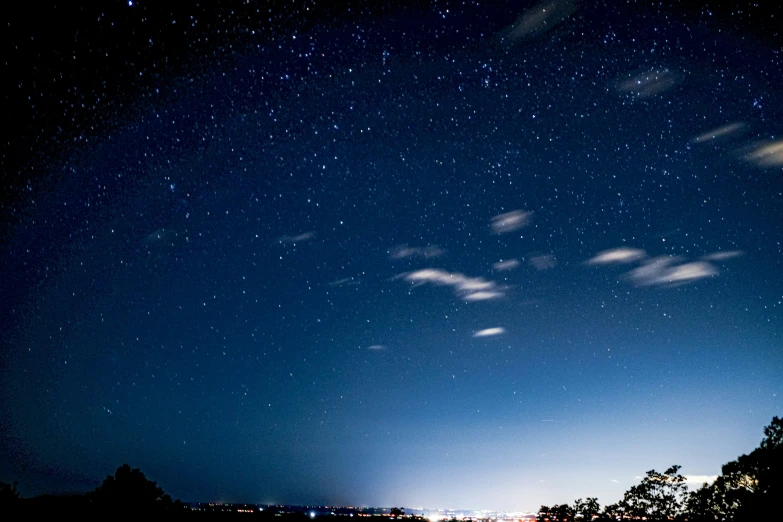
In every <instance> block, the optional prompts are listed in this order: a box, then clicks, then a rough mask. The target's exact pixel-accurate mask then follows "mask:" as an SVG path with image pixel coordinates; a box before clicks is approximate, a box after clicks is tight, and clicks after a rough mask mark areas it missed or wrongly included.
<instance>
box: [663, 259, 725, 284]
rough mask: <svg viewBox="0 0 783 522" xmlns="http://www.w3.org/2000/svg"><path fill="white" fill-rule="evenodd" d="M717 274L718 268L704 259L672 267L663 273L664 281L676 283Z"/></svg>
mask: <svg viewBox="0 0 783 522" xmlns="http://www.w3.org/2000/svg"><path fill="white" fill-rule="evenodd" d="M717 274H718V269H717V268H715V266H714V265H711V264H710V263H707V262H704V261H694V262H693V263H685V264H684V265H679V266H675V267H672V268H671V269H670V270H668V271H667V272H666V274H665V276H664V277H665V282H666V283H677V282H681V281H692V280H694V279H702V278H705V277H710V276H714V275H717Z"/></svg>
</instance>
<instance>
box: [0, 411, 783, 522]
mask: <svg viewBox="0 0 783 522" xmlns="http://www.w3.org/2000/svg"><path fill="white" fill-rule="evenodd" d="M679 470H680V466H677V465H674V466H671V467H670V468H669V469H667V470H666V471H664V472H663V473H659V472H657V471H655V470H650V471H648V472H647V473H646V476H645V477H644V478H643V479H642V480H641V482H640V483H639V484H637V485H635V486H632V487H631V488H630V489H629V490H628V491H627V492H626V493H625V494H624V496H623V498H622V500H620V501H619V502H617V503H615V504H610V505H607V506H605V507H604V508H603V509H601V507H600V505H599V504H598V500H597V499H596V498H587V499H586V500H582V499H577V500H576V501H574V503H573V504H571V505H569V504H560V505H554V506H551V507H549V506H541V508H540V510H539V513H538V517H537V520H539V521H541V522H571V521H575V520H595V521H610V520H646V521H664V520H666V521H672V520H673V521H679V522H686V521H687V522H706V521H721V522H724V521H725V522H729V521H736V522H745V521H748V522H750V521H761V520H773V519H775V518H774V516H773V518H770V516H771V515H772V514H779V513H780V512H781V510H780V508H781V505H780V504H781V495H783V419H780V418H778V417H774V418H773V419H772V422H771V423H770V425H769V426H767V427H765V428H764V438H763V439H762V441H761V443H760V444H759V446H758V447H757V448H756V449H754V450H753V451H752V452H750V453H749V454H747V455H742V456H740V457H739V458H737V459H736V460H733V461H731V462H728V463H726V464H724V465H723V468H722V474H721V475H720V476H718V477H717V479H716V480H715V481H714V482H712V483H711V484H707V483H705V484H704V485H703V486H702V487H701V488H699V489H697V490H695V491H688V488H687V485H686V484H685V480H686V479H685V477H684V476H683V475H681V474H679ZM22 513H24V515H25V516H26V517H30V516H31V515H42V514H49V515H58V516H62V515H67V514H71V515H90V514H95V515H104V516H117V515H122V516H127V515H163V516H166V517H167V518H179V517H187V518H189V519H192V518H227V517H235V516H243V517H247V516H251V517H252V518H253V519H255V520H262V519H267V520H276V521H282V520H286V521H290V522H306V521H309V520H312V519H315V518H323V517H348V518H353V517H357V518H360V517H380V519H378V518H376V520H386V521H392V520H400V519H404V520H411V521H414V522H424V521H425V520H426V519H425V518H423V517H421V516H417V515H410V514H406V513H405V510H404V509H400V508H396V507H395V508H354V507H329V506H319V507H303V506H282V505H276V506H260V505H257V504H215V503H193V504H185V503H182V502H181V501H179V500H172V498H171V497H170V496H169V495H167V494H166V493H164V491H163V489H161V488H160V486H158V485H157V483H155V482H153V481H151V480H149V479H147V477H145V476H144V473H142V472H141V471H140V470H139V469H133V468H131V467H130V466H129V465H128V464H124V465H122V466H120V467H119V468H117V471H116V472H115V474H114V475H109V476H107V477H106V479H105V480H104V481H103V483H102V484H101V485H100V486H98V487H97V488H96V489H95V490H93V491H91V492H89V493H86V494H83V495H67V496H54V495H40V496H37V497H32V498H20V496H19V492H18V491H17V489H16V483H14V484H13V485H12V484H8V483H6V482H0V515H2V516H3V519H4V520H9V519H10V518H6V517H7V516H9V515H13V516H18V515H21V514H22ZM470 519H471V520H473V517H470ZM446 522H456V519H455V520H454V521H446Z"/></svg>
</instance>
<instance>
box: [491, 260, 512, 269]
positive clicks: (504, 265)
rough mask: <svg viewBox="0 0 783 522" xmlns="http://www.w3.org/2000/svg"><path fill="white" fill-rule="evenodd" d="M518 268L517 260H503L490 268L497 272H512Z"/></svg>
mask: <svg viewBox="0 0 783 522" xmlns="http://www.w3.org/2000/svg"><path fill="white" fill-rule="evenodd" d="M518 266H519V259H505V260H501V261H498V262H497V263H493V264H492V268H493V269H495V270H497V271H498V272H504V271H506V270H513V269H515V268H516V267H518Z"/></svg>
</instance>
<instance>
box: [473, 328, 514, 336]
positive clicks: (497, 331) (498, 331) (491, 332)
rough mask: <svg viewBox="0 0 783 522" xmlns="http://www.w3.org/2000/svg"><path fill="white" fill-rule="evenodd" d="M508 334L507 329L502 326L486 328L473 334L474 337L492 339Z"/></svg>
mask: <svg viewBox="0 0 783 522" xmlns="http://www.w3.org/2000/svg"><path fill="white" fill-rule="evenodd" d="M504 333H506V329H505V328H503V327H502V326H496V327H494V328H484V329H483V330H479V331H478V332H476V333H474V334H473V337H492V336H495V335H503V334H504Z"/></svg>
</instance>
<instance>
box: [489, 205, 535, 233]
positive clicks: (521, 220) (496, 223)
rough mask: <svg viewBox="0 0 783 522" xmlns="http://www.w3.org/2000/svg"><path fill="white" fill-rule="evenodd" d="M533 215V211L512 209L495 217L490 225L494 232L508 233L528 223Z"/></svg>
mask: <svg viewBox="0 0 783 522" xmlns="http://www.w3.org/2000/svg"><path fill="white" fill-rule="evenodd" d="M532 215H533V213H532V212H527V211H525V210H512V211H511V212H506V213H505V214H499V215H497V216H495V217H493V218H492V223H490V225H489V226H490V228H491V229H492V233H493V234H506V233H508V232H513V231H514V230H518V229H520V228H522V227H524V226H525V225H527V224H528V223H529V222H530V217H531V216H532Z"/></svg>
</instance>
